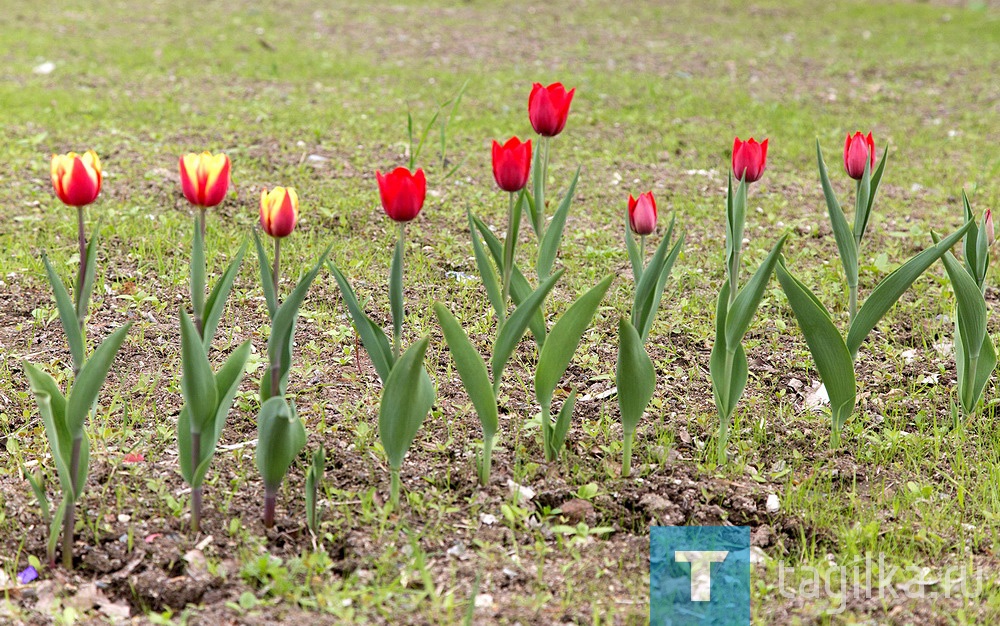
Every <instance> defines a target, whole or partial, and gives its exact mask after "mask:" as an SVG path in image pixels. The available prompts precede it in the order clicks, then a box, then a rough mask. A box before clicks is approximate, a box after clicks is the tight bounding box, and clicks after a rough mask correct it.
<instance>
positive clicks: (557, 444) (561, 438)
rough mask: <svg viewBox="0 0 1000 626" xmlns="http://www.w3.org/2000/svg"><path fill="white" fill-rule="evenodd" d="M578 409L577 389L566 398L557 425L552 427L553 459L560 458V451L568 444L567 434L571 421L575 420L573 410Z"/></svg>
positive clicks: (557, 418) (550, 440)
mask: <svg viewBox="0 0 1000 626" xmlns="http://www.w3.org/2000/svg"><path fill="white" fill-rule="evenodd" d="M575 407H576V389H572V390H570V392H569V395H568V396H566V401H565V402H563V405H562V406H561V407H559V413H558V414H556V421H555V424H553V425H552V436H551V439H549V446H550V448H551V456H552V458H558V457H559V451H560V450H562V449H563V446H564V445H565V444H566V433H568V432H569V424H570V420H571V419H572V418H573V409H574V408H575Z"/></svg>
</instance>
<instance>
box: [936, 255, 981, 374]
mask: <svg viewBox="0 0 1000 626" xmlns="http://www.w3.org/2000/svg"><path fill="white" fill-rule="evenodd" d="M941 262H942V263H944V267H945V270H946V271H947V272H948V278H949V279H950V280H951V288H952V290H953V291H954V292H955V305H956V308H957V309H958V331H959V333H960V334H961V335H962V343H963V344H964V345H965V346H971V348H970V349H969V350H968V351H967V353H968V357H969V359H970V360H974V359H978V358H979V350H980V348H981V347H982V345H983V337H985V336H986V300H985V299H984V298H983V293H982V292H981V291H979V285H977V284H976V280H975V279H974V278H973V277H972V276H970V275H969V273H968V272H966V271H965V268H963V267H962V265H961V264H960V263H959V262H958V259H956V258H955V255H953V254H952V253H951V252H945V253H944V256H942V257H941Z"/></svg>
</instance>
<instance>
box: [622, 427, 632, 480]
mask: <svg viewBox="0 0 1000 626" xmlns="http://www.w3.org/2000/svg"><path fill="white" fill-rule="evenodd" d="M634 438H635V431H632V432H627V433H625V440H624V442H623V443H622V478H627V477H628V476H630V475H631V474H632V441H633V439H634Z"/></svg>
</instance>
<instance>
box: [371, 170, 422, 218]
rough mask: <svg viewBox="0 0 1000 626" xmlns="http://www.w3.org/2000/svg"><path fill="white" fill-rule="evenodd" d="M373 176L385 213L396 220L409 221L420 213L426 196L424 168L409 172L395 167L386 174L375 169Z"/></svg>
mask: <svg viewBox="0 0 1000 626" xmlns="http://www.w3.org/2000/svg"><path fill="white" fill-rule="evenodd" d="M375 178H376V179H377V180H378V193H379V196H380V197H381V198H382V208H383V209H384V210H385V214H386V215H388V216H389V217H391V218H392V219H394V220H395V221H397V222H409V221H410V220H412V219H413V218H415V217H416V216H417V214H418V213H420V209H422V208H423V206H424V198H425V197H426V196H427V178H426V177H425V176H424V170H422V169H418V170H417V171H416V173H415V174H411V173H410V170H408V169H406V168H405V167H397V168H396V169H394V170H393V171H391V172H389V173H388V174H382V172H379V171H376V172H375Z"/></svg>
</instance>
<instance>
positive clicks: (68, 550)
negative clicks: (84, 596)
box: [62, 437, 83, 570]
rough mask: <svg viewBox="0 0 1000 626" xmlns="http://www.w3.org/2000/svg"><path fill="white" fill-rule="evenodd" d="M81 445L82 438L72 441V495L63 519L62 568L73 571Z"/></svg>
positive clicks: (70, 476)
mask: <svg viewBox="0 0 1000 626" xmlns="http://www.w3.org/2000/svg"><path fill="white" fill-rule="evenodd" d="M82 445H83V438H82V437H76V438H74V439H73V451H72V452H71V453H70V465H69V482H70V487H71V488H72V490H73V493H71V494H70V496H69V498H68V500H69V502H68V503H67V505H66V515H65V517H63V548H62V550H63V554H62V561H63V567H65V568H66V569H68V570H69V569H73V528H74V527H75V526H76V519H75V517H76V516H75V515H74V514H75V513H76V494H77V492H78V491H79V490H80V488H79V486H78V484H77V483H78V482H79V473H80V448H81V446H82Z"/></svg>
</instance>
